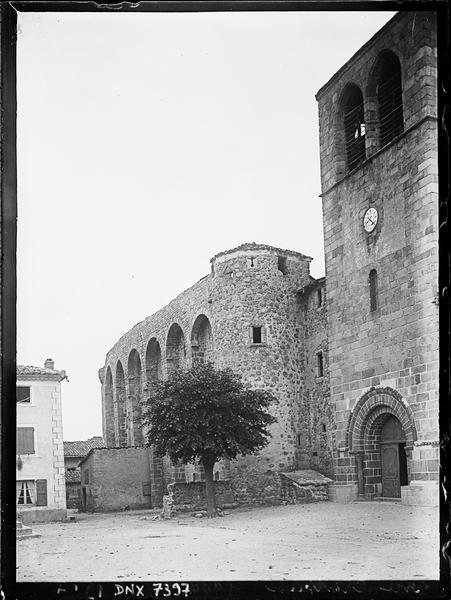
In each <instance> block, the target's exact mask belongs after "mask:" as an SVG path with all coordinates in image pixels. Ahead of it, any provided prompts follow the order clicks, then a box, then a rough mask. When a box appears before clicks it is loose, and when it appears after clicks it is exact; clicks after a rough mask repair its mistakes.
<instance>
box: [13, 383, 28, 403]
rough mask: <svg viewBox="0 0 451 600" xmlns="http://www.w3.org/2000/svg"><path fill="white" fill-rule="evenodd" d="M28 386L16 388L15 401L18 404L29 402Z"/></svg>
mask: <svg viewBox="0 0 451 600" xmlns="http://www.w3.org/2000/svg"><path fill="white" fill-rule="evenodd" d="M30 392H31V388H30V386H25V385H18V386H17V387H16V401H17V402H20V403H25V402H28V403H29V402H30V398H31V393H30Z"/></svg>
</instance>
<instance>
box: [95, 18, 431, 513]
mask: <svg viewBox="0 0 451 600" xmlns="http://www.w3.org/2000/svg"><path fill="white" fill-rule="evenodd" d="M434 19H435V17H434V14H433V13H428V12H402V13H398V14H397V15H396V16H395V17H394V18H393V19H392V20H391V21H389V22H388V23H387V24H386V25H385V26H384V27H383V28H382V29H381V30H380V31H379V32H378V33H377V34H376V35H375V36H374V37H373V38H372V39H371V40H369V41H368V42H367V43H366V44H365V45H364V46H363V47H362V48H361V49H360V50H359V51H358V52H357V53H356V54H355V55H354V56H353V57H352V58H351V59H350V60H349V61H348V62H347V63H346V64H345V65H344V66H343V67H342V68H341V69H340V70H339V71H338V72H337V73H336V74H335V75H334V76H333V77H332V78H331V79H330V81H329V82H328V83H326V84H325V85H324V86H323V87H322V88H321V90H320V91H319V92H318V94H317V100H318V106H319V124H320V158H321V182H322V203H323V223H324V244H325V262H326V277H325V278H323V279H319V280H315V279H314V278H313V277H311V276H310V274H309V264H310V261H311V259H310V258H309V257H307V256H305V255H303V254H301V253H299V252H294V251H291V250H284V249H280V248H274V247H271V246H267V245H263V244H256V243H248V244H243V245H242V246H239V247H237V248H234V249H231V250H226V251H224V252H221V253H219V254H217V255H216V256H214V257H213V258H212V259H211V271H210V273H209V275H207V276H205V277H203V278H202V279H201V280H200V281H198V282H197V283H196V284H195V285H193V286H192V287H191V288H189V289H188V290H186V291H184V292H183V293H182V294H180V295H179V296H178V297H177V298H175V299H174V300H173V301H172V302H170V303H169V304H168V305H167V306H166V307H164V308H162V309H161V310H159V311H158V312H157V313H155V314H154V315H152V316H150V317H148V318H146V319H145V320H144V321H142V322H141V323H138V324H137V325H136V326H135V327H133V328H132V329H131V330H130V331H129V332H127V333H126V334H124V335H123V336H122V337H121V338H120V340H118V341H117V343H116V344H115V345H114V346H113V348H112V349H111V350H110V351H109V352H108V353H107V355H106V361H105V365H104V366H103V367H102V369H101V370H100V372H99V375H100V379H101V382H102V407H103V430H104V438H105V440H106V446H107V448H108V449H111V450H109V452H112V453H113V452H116V450H114V449H115V448H119V449H121V448H131V447H135V448H141V450H140V452H141V453H145V454H146V457H147V458H146V460H147V461H148V465H149V474H148V481H147V482H141V483H143V484H144V483H147V484H148V485H147V486H145V485H143V486H142V489H143V490H144V489H146V490H147V492H148V494H147V496H148V497H147V499H145V498H144V495H143V496H142V498H141V500H142V502H147V503H148V504H149V505H150V504H155V505H156V504H160V505H161V500H162V496H163V494H164V493H166V486H167V484H168V483H169V482H170V481H173V480H175V481H178V482H179V483H180V482H185V483H186V485H190V483H195V482H197V481H199V480H201V479H202V476H203V473H202V470H201V469H200V468H199V467H198V466H193V465H191V466H189V465H188V466H186V465H172V464H171V463H170V462H169V461H168V460H166V459H164V460H161V459H157V458H156V457H155V456H153V453H152V449H151V448H150V449H144V448H142V443H143V431H142V424H141V412H140V401H141V399H142V398H143V395H144V394H146V390H148V388H149V386H151V385H152V382H153V381H155V380H156V379H160V378H165V377H168V375H170V373H171V372H172V371H173V370H174V369H179V368H184V367H188V366H190V365H192V364H193V363H194V362H195V361H202V360H204V361H206V360H212V361H213V362H214V363H215V364H216V365H217V366H218V367H226V366H227V367H231V368H232V369H233V370H235V371H236V372H238V373H241V374H242V376H243V379H244V380H245V381H247V382H249V383H250V384H251V385H252V386H254V387H255V388H261V389H267V390H269V391H271V392H272V393H273V394H274V395H275V396H276V397H277V398H278V401H279V403H278V405H277V406H276V407H274V408H273V409H272V410H273V412H274V415H275V416H276V418H277V423H276V424H275V425H274V426H273V427H272V430H271V433H272V438H271V442H270V444H269V445H268V447H267V448H266V449H265V450H264V451H262V452H261V453H260V454H259V455H258V456H253V457H250V458H244V459H240V460H237V461H234V462H233V463H231V464H228V463H221V464H219V465H217V467H216V475H215V478H216V479H219V480H228V481H229V484H230V489H231V490H232V492H233V494H234V498H235V500H237V501H239V502H252V503H260V502H262V503H263V502H275V503H276V502H280V501H281V499H282V498H283V497H284V495H285V496H286V494H287V492H286V486H287V481H288V480H289V479H290V478H288V479H287V478H286V477H285V476H281V475H280V474H281V473H285V474H286V473H292V472H295V471H298V470H305V469H312V470H314V471H316V472H319V473H321V474H323V475H325V476H328V477H330V478H331V479H333V482H334V483H333V484H331V485H329V486H328V487H329V490H328V494H329V498H330V499H332V500H337V501H349V500H352V499H354V498H357V497H358V496H360V497H362V498H374V497H378V496H383V497H402V500H403V502H406V503H416V504H422V503H423V504H434V503H435V502H436V501H437V490H438V308H437V285H438V276H437V271H438V259H437V210H438V206H437V205H438V203H437V143H436V136H437V111H436V92H437V79H436V40H435V37H436V33H435V31H436V30H435V21H434ZM94 452H97V453H99V452H100V451H98V450H96V451H94ZM114 468H115V470H116V475H115V477H116V478H117V477H118V476H119V475H118V474H120V473H121V472H123V471H125V470H126V469H127V467H126V463H124V462H123V461H120V460H116V461H115V462H114ZM127 476H128V475H127ZM108 477H110V475H108V474H107V475H104V478H103V480H102V479H99V478H98V479H96V477H95V470H94V478H93V479H92V481H91V483H90V485H91V488H89V490H88V491H90V492H92V493H97V494H99V493H100V491H99V490H100V488H101V487H102V485H105V478H108ZM282 480H283V486H282V483H281V482H282ZM282 488H283V489H282ZM87 489H88V488H87ZM149 490H150V491H149ZM111 493H113V491H112V492H111ZM188 495H189V494H188ZM292 495H293V494H292ZM298 495H299V496H302V494H298ZM138 504H139V503H138Z"/></svg>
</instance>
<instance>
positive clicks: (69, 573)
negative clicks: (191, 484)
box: [16, 502, 439, 581]
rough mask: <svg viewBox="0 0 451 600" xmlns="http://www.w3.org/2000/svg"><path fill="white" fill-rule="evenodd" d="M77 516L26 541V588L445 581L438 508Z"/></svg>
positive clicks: (22, 576) (22, 575)
mask: <svg viewBox="0 0 451 600" xmlns="http://www.w3.org/2000/svg"><path fill="white" fill-rule="evenodd" d="M227 512H228V514H226V515H224V516H223V517H218V518H215V519H206V518H202V519H199V518H195V517H193V516H191V515H189V514H185V515H177V516H175V517H174V518H173V519H171V520H169V521H161V520H152V517H153V516H154V515H155V514H156V512H155V511H136V512H128V513H115V514H92V515H91V514H82V513H81V514H77V515H76V519H77V520H76V522H73V523H46V524H36V525H34V526H33V531H34V532H36V533H39V534H40V537H35V538H30V539H26V538H25V539H21V540H19V541H18V542H17V565H18V566H17V571H16V572H17V581H91V580H92V581H117V580H119V581H120V580H121V579H124V580H127V581H143V580H144V581H162V580H163V581H164V580H166V581H168V580H169V581H177V580H178V581H186V580H188V581H189V580H191V581H196V580H271V579H277V580H283V579H286V580H315V579H316V580H321V579H330V580H344V579H348V580H359V579H360V580H368V579H438V577H439V572H438V556H439V550H438V509H437V508H422V507H410V506H403V505H401V504H395V503H379V502H355V503H351V504H335V503H330V502H322V503H318V504H298V505H288V506H277V507H263V508H251V509H245V508H240V509H235V510H230V511H227Z"/></svg>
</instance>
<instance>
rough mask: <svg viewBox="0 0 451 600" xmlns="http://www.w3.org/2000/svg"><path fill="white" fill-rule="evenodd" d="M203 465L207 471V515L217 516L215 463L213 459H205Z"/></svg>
mask: <svg viewBox="0 0 451 600" xmlns="http://www.w3.org/2000/svg"><path fill="white" fill-rule="evenodd" d="M202 464H203V466H204V469H205V495H206V497H207V515H208V516H209V517H215V516H216V500H215V488H214V481H213V467H214V465H215V461H214V460H211V459H204V460H203V461H202Z"/></svg>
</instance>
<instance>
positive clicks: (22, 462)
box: [16, 359, 67, 523]
mask: <svg viewBox="0 0 451 600" xmlns="http://www.w3.org/2000/svg"><path fill="white" fill-rule="evenodd" d="M66 378H67V377H66V372H65V371H59V370H56V369H55V368H54V362H53V360H51V359H47V360H46V361H45V365H44V367H34V366H20V365H19V366H18V367H17V384H16V396H17V443H16V504H17V512H18V517H19V519H20V520H21V521H22V522H24V523H29V522H33V521H51V520H60V519H64V518H65V517H66V490H65V481H64V450H63V424H62V407H61V382H62V381H64V380H65V379H66Z"/></svg>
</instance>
